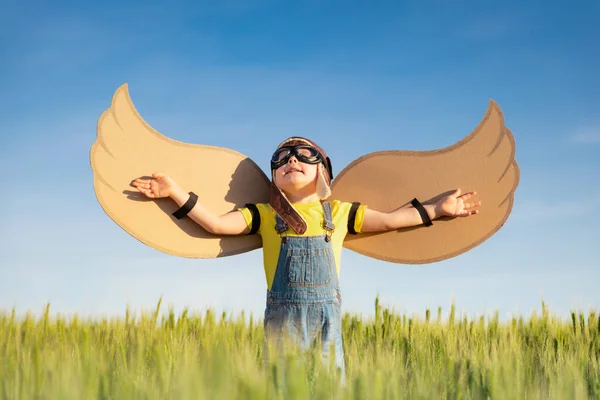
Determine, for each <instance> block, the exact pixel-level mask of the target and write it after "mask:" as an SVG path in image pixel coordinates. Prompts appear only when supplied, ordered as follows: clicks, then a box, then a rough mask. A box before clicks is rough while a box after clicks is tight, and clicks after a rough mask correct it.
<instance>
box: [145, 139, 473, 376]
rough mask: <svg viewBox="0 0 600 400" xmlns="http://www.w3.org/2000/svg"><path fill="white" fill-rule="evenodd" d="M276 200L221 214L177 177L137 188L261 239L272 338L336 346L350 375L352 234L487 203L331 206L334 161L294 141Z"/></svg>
mask: <svg viewBox="0 0 600 400" xmlns="http://www.w3.org/2000/svg"><path fill="white" fill-rule="evenodd" d="M271 175H272V187H271V200H270V202H269V203H268V204H266V203H265V204H256V205H252V204H248V205H246V207H243V208H240V209H238V210H235V211H232V212H229V213H227V214H225V215H221V216H219V215H215V214H214V213H212V212H211V211H210V210H208V209H206V208H205V207H203V206H202V204H200V203H198V202H197V196H195V194H193V193H192V194H191V195H190V194H188V192H186V191H185V190H183V189H182V188H181V187H179V186H178V185H177V184H176V183H175V182H174V181H173V179H171V178H170V177H168V176H166V175H164V174H161V173H154V174H153V175H152V176H153V179H152V180H144V179H136V180H134V181H133V185H134V186H135V187H136V188H137V189H138V190H139V191H140V192H142V193H143V194H145V195H146V196H148V197H149V198H153V199H154V198H161V197H171V198H172V199H173V200H174V201H175V202H176V203H177V204H178V205H179V207H180V208H179V210H177V211H176V212H175V213H174V215H175V216H176V217H177V218H182V217H183V216H186V215H187V216H189V217H190V218H191V219H193V220H194V221H195V222H197V223H198V224H200V225H201V226H202V227H203V228H204V229H206V230H207V231H209V232H211V233H213V234H216V235H242V234H255V233H256V234H259V235H261V237H262V242H263V261H264V269H265V274H266V277H267V302H266V309H265V318H264V327H265V335H266V337H267V339H268V340H270V339H275V341H277V340H279V339H282V338H284V336H285V337H286V338H291V339H292V340H293V341H294V342H295V343H298V344H300V346H301V348H302V349H307V348H308V347H309V346H310V345H311V343H312V342H313V339H314V340H317V341H318V342H319V343H320V344H321V345H322V354H323V357H324V359H327V358H328V356H329V351H330V346H331V345H333V347H334V349H335V363H336V366H337V367H338V368H339V369H341V372H342V377H343V376H344V373H345V364H344V355H343V347H342V322H341V317H342V311H341V305H342V297H341V290H340V286H339V280H338V278H339V271H340V255H341V251H342V245H343V242H344V238H345V236H346V234H347V233H351V234H356V233H359V232H376V231H387V230H394V229H399V228H404V227H410V226H415V225H419V224H423V223H425V224H426V225H431V220H434V219H436V218H439V217H441V216H451V217H466V216H469V215H473V214H477V213H478V211H477V210H473V209H472V208H473V207H476V206H478V205H480V204H481V203H480V202H478V201H476V202H472V203H466V202H465V201H466V200H468V199H469V198H471V197H472V196H474V195H475V192H470V193H465V194H462V195H461V194H460V189H457V190H456V191H455V192H454V193H453V194H451V195H449V196H446V197H443V198H441V199H440V200H439V201H438V202H437V203H435V204H426V205H421V204H420V203H419V202H418V201H417V200H416V199H415V200H413V202H412V207H402V208H398V209H396V210H394V211H392V212H389V213H386V212H379V211H376V210H371V209H369V208H367V206H366V205H361V204H358V203H347V202H341V201H338V200H335V199H333V200H327V199H328V197H329V196H330V194H331V191H330V184H331V180H332V178H333V174H332V168H331V161H330V159H329V158H328V157H327V155H326V153H325V151H324V150H323V149H321V148H320V147H319V146H317V145H316V144H315V143H314V142H312V141H310V140H308V139H305V138H301V137H292V138H289V139H287V140H285V141H284V142H282V143H281V144H280V145H279V146H278V147H277V149H276V151H275V152H274V154H273V157H272V159H271Z"/></svg>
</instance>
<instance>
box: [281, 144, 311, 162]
mask: <svg viewBox="0 0 600 400" xmlns="http://www.w3.org/2000/svg"><path fill="white" fill-rule="evenodd" d="M292 155H295V156H296V157H297V158H298V160H300V161H303V162H316V161H318V160H319V152H318V151H317V150H316V149H315V148H313V147H310V146H295V147H282V148H280V149H278V150H277V151H275V153H274V154H273V158H272V161H273V162H274V163H283V162H287V160H289V158H290V157H291V156H292Z"/></svg>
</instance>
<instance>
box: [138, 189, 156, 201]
mask: <svg viewBox="0 0 600 400" xmlns="http://www.w3.org/2000/svg"><path fill="white" fill-rule="evenodd" d="M136 188H137V190H138V192H140V193H142V194H144V195H146V196H148V197H149V198H151V199H153V198H154V197H155V196H154V194H153V193H152V191H151V190H149V189H144V188H141V187H137V186H136Z"/></svg>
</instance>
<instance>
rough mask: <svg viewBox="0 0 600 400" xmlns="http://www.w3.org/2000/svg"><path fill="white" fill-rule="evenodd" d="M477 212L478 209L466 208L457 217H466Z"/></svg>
mask: <svg viewBox="0 0 600 400" xmlns="http://www.w3.org/2000/svg"><path fill="white" fill-rule="evenodd" d="M475 214H479V210H468V211H464V212H462V213H460V214H458V215H457V217H468V216H470V215H475Z"/></svg>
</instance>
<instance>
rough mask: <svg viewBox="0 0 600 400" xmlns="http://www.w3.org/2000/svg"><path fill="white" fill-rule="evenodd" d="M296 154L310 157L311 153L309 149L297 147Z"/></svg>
mask: <svg viewBox="0 0 600 400" xmlns="http://www.w3.org/2000/svg"><path fill="white" fill-rule="evenodd" d="M298 154H300V155H302V156H304V157H312V156H313V153H312V151H310V150H309V149H298Z"/></svg>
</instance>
